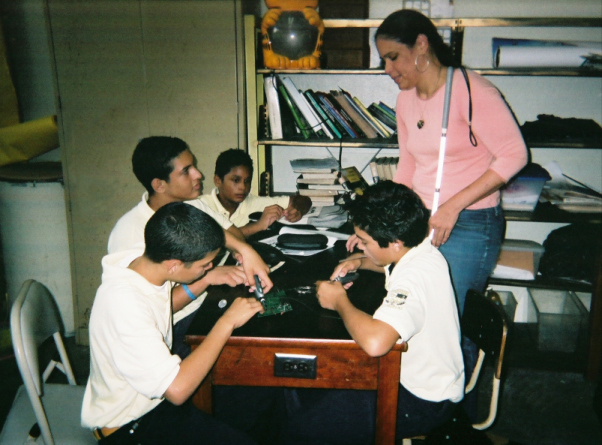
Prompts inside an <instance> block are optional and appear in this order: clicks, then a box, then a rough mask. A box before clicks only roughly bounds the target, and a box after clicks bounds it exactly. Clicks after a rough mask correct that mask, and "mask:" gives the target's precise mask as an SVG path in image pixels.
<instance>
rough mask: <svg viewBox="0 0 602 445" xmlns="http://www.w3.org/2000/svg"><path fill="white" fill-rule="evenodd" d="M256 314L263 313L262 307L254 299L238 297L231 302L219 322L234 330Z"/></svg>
mask: <svg viewBox="0 0 602 445" xmlns="http://www.w3.org/2000/svg"><path fill="white" fill-rule="evenodd" d="M257 312H263V306H261V303H260V302H259V301H257V300H256V299H255V298H241V297H238V298H237V299H236V300H234V301H233V302H232V304H231V305H230V307H229V308H228V310H227V311H226V312H224V315H222V317H221V320H222V321H223V322H225V323H227V324H228V325H230V326H231V327H232V329H236V328H239V327H241V326H242V325H244V324H245V323H246V322H247V321H249V320H250V319H251V317H252V316H253V315H255V314H256V313H257Z"/></svg>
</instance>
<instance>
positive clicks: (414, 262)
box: [374, 238, 464, 402]
mask: <svg viewBox="0 0 602 445" xmlns="http://www.w3.org/2000/svg"><path fill="white" fill-rule="evenodd" d="M385 273H386V283H385V288H386V290H387V296H386V297H385V299H384V300H383V304H382V305H381V306H380V307H379V308H378V309H377V311H376V312H375V313H374V318H375V319H377V320H381V321H384V322H385V323H387V324H389V325H390V326H391V327H393V329H395V330H396V331H397V332H398V333H399V336H400V337H401V340H403V341H406V342H407V344H408V350H407V352H404V353H403V354H402V360H401V373H400V376H399V381H400V383H401V384H402V385H403V386H404V387H405V388H406V389H407V390H408V391H410V392H411V393H412V394H414V395H415V396H417V397H420V398H421V399H424V400H430V401H433V402H440V401H443V400H448V399H449V400H451V401H452V402H458V401H460V400H461V399H462V398H463V396H464V362H463V359H462V350H461V347H460V322H459V318H458V309H457V305H456V299H455V296H454V290H453V288H452V284H451V280H450V277H449V268H448V265H447V262H446V261H445V258H443V255H441V253H440V252H439V250H438V249H437V248H436V247H433V246H432V245H431V242H430V240H429V239H428V238H426V239H425V240H424V241H423V242H422V243H421V244H419V245H418V246H416V247H414V248H412V249H411V250H410V251H409V252H407V253H406V254H405V255H404V256H403V257H402V258H401V260H399V262H398V263H397V264H396V265H395V267H394V268H393V271H392V272H389V267H386V268H385Z"/></svg>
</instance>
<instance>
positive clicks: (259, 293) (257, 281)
mask: <svg viewBox="0 0 602 445" xmlns="http://www.w3.org/2000/svg"><path fill="white" fill-rule="evenodd" d="M255 298H257V301H259V302H260V303H261V305H262V306H263V308H264V309H265V296H264V295H263V287H261V280H260V279H259V276H257V275H255Z"/></svg>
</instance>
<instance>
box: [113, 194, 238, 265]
mask: <svg viewBox="0 0 602 445" xmlns="http://www.w3.org/2000/svg"><path fill="white" fill-rule="evenodd" d="M147 201H148V192H144V193H143V194H142V200H141V201H140V202H139V203H138V205H137V206H136V207H134V208H133V209H131V210H130V211H129V212H127V213H126V214H125V215H123V216H122V217H121V218H119V220H118V221H117V224H115V227H113V230H111V234H110V235H109V245H108V251H109V253H115V252H121V251H123V250H128V249H131V248H132V247H134V246H135V245H136V244H139V243H144V227H145V226H146V223H147V222H148V220H149V219H150V217H151V216H153V215H154V214H155V211H154V210H153V209H151V208H150V206H149V205H148V202H147ZM185 202H186V204H190V205H191V206H193V207H196V208H197V209H199V210H202V211H203V212H205V213H206V214H207V215H209V216H211V217H212V218H213V219H214V220H216V221H217V223H218V224H219V225H220V226H222V227H223V228H224V229H225V230H228V229H229V228H230V226H232V223H231V222H230V221H228V218H224V217H222V216H220V215H219V214H218V213H216V212H215V211H213V210H212V209H211V208H209V207H208V206H207V205H205V203H203V202H202V201H201V199H200V197H199V198H197V199H191V200H190V201H185Z"/></svg>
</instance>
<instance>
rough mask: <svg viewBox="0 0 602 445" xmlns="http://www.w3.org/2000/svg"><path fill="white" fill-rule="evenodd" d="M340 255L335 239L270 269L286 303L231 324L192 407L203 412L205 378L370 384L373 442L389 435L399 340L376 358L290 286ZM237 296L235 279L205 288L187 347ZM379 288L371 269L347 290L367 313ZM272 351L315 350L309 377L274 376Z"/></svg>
mask: <svg viewBox="0 0 602 445" xmlns="http://www.w3.org/2000/svg"><path fill="white" fill-rule="evenodd" d="M344 255H345V249H344V244H343V245H340V243H337V245H336V246H335V248H332V249H329V250H327V251H324V252H321V253H320V254H318V255H315V256H312V257H309V258H307V259H305V260H304V261H298V260H288V261H287V263H286V264H285V266H283V267H282V268H281V269H278V270H277V271H275V272H274V273H273V274H272V275H271V278H272V280H273V281H274V284H275V287H276V288H278V289H280V290H286V295H287V299H286V301H287V302H289V303H290V304H291V305H292V307H293V310H292V311H291V312H286V313H284V314H282V315H272V316H269V317H257V316H256V317H253V318H252V319H251V320H249V322H247V323H246V324H245V325H244V326H242V327H241V328H239V329H236V330H235V331H234V333H233V335H232V337H231V338H230V339H229V340H228V342H227V343H226V346H225V347H224V349H223V351H222V353H221V355H220V356H219V358H218V360H217V362H216V363H215V366H214V367H213V369H212V371H211V373H210V375H209V376H208V378H207V379H205V381H204V382H203V384H202V385H201V386H200V387H199V389H198V391H197V393H196V394H195V396H194V402H195V404H196V405H197V406H198V407H199V408H200V409H202V410H203V411H206V412H209V413H211V410H212V408H211V406H212V402H211V392H212V385H244V386H278V387H299V388H338V389H363V390H376V391H377V408H376V430H375V443H378V444H393V443H394V442H395V423H396V418H397V394H398V389H399V386H398V385H399V371H400V365H401V353H402V352H403V351H405V350H406V344H405V343H403V344H398V345H396V346H395V347H394V348H393V349H392V350H391V351H390V352H389V353H388V354H387V355H385V356H383V357H376V358H374V357H370V356H368V355H367V354H366V353H365V352H364V351H363V350H362V349H361V348H360V347H359V346H358V345H357V344H356V343H355V342H354V341H353V340H352V339H351V337H350V336H349V334H348V332H347V330H346V329H345V326H344V324H343V321H342V320H341V318H340V317H339V316H338V314H337V313H336V312H334V311H329V310H326V309H323V308H321V307H320V305H319V303H318V301H317V299H316V297H315V294H313V293H311V294H299V293H297V292H296V291H294V290H292V288H294V287H296V286H300V285H307V284H311V283H313V282H315V281H316V280H317V279H328V277H329V275H330V273H331V272H332V270H333V268H334V266H335V265H336V263H337V259H338V258H342V257H344ZM272 292H273V291H272ZM241 295H248V291H247V289H245V288H244V287H241V286H239V287H236V288H229V287H226V286H216V287H213V288H211V290H210V292H209V294H208V296H207V298H206V299H205V301H204V302H203V304H202V305H201V307H200V309H199V310H198V312H197V315H196V317H195V319H194V320H193V322H192V323H191V325H190V328H189V330H188V335H187V338H186V341H187V343H189V344H190V345H191V346H192V348H194V347H195V346H196V345H198V344H200V343H201V342H202V341H203V339H204V338H205V335H206V334H207V333H208V332H209V330H210V329H211V328H212V327H213V325H214V324H215V321H216V320H217V319H218V318H219V317H220V316H221V314H222V313H223V312H224V311H225V310H226V309H227V307H228V306H229V304H230V303H231V302H232V301H233V300H234V299H235V298H236V297H237V296H241ZM384 295H385V291H384V275H382V274H378V273H374V272H364V271H362V272H361V274H360V277H359V278H358V280H357V281H356V282H355V284H354V285H353V286H352V287H351V289H350V291H349V297H350V299H351V301H352V302H353V303H354V304H355V305H356V306H357V307H358V308H360V309H362V310H364V311H366V312H368V313H373V312H374V311H375V310H376V308H378V306H380V303H381V301H382V298H383V297H384ZM289 296H290V298H288V297H289ZM221 300H226V301H227V303H228V306H226V307H225V308H220V307H219V305H218V303H219V302H220V301H221ZM277 353H285V354H300V355H309V356H315V357H316V375H315V378H296V377H276V376H274V362H275V354H277Z"/></svg>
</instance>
